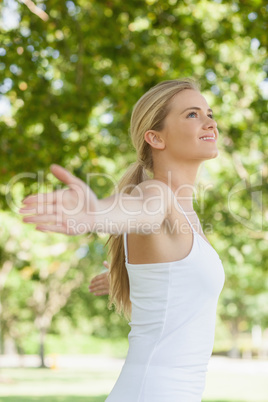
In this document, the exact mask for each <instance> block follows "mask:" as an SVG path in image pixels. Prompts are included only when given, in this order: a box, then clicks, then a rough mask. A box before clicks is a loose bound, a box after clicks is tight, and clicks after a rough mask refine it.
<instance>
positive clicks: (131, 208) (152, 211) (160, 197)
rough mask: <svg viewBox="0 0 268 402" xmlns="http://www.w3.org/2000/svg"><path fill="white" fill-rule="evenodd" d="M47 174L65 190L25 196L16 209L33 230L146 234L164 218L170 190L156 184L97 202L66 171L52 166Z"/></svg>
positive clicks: (149, 181)
mask: <svg viewBox="0 0 268 402" xmlns="http://www.w3.org/2000/svg"><path fill="white" fill-rule="evenodd" d="M51 171H52V173H53V174H54V176H55V177H57V178H58V179H59V180H61V181H62V182H63V183H65V184H66V185H67V186H68V187H67V188H65V189H62V190H56V191H54V192H52V193H48V194H37V195H32V196H29V197H26V198H25V199H24V200H23V203H24V204H25V206H24V207H23V208H21V209H20V213H21V214H27V215H30V216H27V217H25V218H24V219H23V221H24V222H27V223H34V224H36V225H37V226H36V229H37V230H40V231H52V232H59V233H65V234H69V235H78V234H84V233H88V232H95V233H96V232H101V233H110V234H122V233H124V232H127V233H142V234H149V233H151V232H153V231H154V230H155V229H157V228H159V227H160V226H161V224H162V222H163V221H164V219H165V217H166V215H167V212H168V204H169V200H170V196H171V194H170V192H171V190H170V189H169V187H168V186H167V185H166V184H164V183H162V182H160V181H157V180H148V181H144V182H142V183H140V184H139V185H138V186H136V187H135V188H134V190H133V191H132V193H131V194H130V195H128V194H125V193H119V194H115V195H113V196H111V197H108V198H104V199H100V200H98V198H97V196H96V195H95V193H94V192H93V191H92V190H91V189H90V187H89V186H87V185H86V184H85V183H84V182H83V181H82V180H80V179H79V178H77V177H75V176H73V175H72V174H71V173H70V172H69V171H68V170H66V169H64V168H62V167H61V166H58V165H52V167H51Z"/></svg>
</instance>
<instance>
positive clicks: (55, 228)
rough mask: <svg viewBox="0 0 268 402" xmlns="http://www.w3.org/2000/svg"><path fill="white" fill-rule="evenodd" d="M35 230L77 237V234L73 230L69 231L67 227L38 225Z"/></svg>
mask: <svg viewBox="0 0 268 402" xmlns="http://www.w3.org/2000/svg"><path fill="white" fill-rule="evenodd" d="M35 229H36V230H39V231H40V232H52V233H63V234H66V235H70V236H75V235H76V234H77V233H75V232H74V231H73V230H70V229H67V228H66V227H65V226H57V225H44V226H43V225H37V226H36V228H35Z"/></svg>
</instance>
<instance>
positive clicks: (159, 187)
mask: <svg viewBox="0 0 268 402" xmlns="http://www.w3.org/2000/svg"><path fill="white" fill-rule="evenodd" d="M131 194H132V195H137V196H138V195H142V196H144V197H149V196H154V197H157V196H159V197H161V198H163V199H166V198H168V199H170V200H174V199H175V196H174V194H173V192H172V190H171V188H170V187H169V186H168V185H167V184H166V183H164V182H163V181H161V180H156V179H148V180H144V181H143V182H141V183H139V184H138V185H137V186H135V187H134V188H133V190H132V192H131Z"/></svg>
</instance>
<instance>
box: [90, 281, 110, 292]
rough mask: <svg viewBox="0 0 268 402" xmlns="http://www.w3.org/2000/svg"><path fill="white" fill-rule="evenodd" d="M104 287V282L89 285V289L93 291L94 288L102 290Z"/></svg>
mask: <svg viewBox="0 0 268 402" xmlns="http://www.w3.org/2000/svg"><path fill="white" fill-rule="evenodd" d="M106 288H107V286H105V284H103V283H101V284H98V285H91V286H90V287H89V289H90V290H91V291H93V292H94V290H104V289H106Z"/></svg>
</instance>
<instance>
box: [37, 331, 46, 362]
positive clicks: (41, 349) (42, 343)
mask: <svg viewBox="0 0 268 402" xmlns="http://www.w3.org/2000/svg"><path fill="white" fill-rule="evenodd" d="M46 333H47V331H46V328H42V327H41V328H40V346H39V356H40V368H44V367H46V365H45V337H46Z"/></svg>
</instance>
